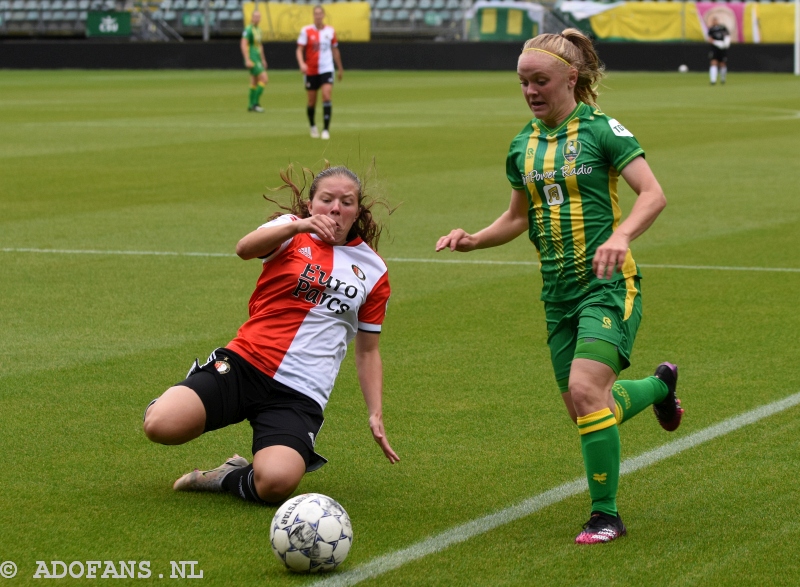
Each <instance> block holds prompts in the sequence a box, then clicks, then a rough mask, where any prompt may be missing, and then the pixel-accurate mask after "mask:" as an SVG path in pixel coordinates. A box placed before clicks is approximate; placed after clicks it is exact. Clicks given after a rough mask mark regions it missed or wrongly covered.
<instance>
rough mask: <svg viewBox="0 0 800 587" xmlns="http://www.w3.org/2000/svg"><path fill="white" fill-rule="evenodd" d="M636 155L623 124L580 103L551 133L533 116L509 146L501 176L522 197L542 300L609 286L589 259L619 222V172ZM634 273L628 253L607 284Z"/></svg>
mask: <svg viewBox="0 0 800 587" xmlns="http://www.w3.org/2000/svg"><path fill="white" fill-rule="evenodd" d="M639 155H644V151H643V150H642V148H641V146H639V142H638V141H637V140H636V139H635V138H634V136H633V135H632V134H631V133H630V132H629V131H628V130H627V129H626V128H625V127H624V126H622V125H621V124H620V123H619V122H617V121H616V120H615V119H613V118H609V117H608V116H606V115H605V114H603V113H602V112H600V111H599V110H595V109H594V108H593V107H591V106H589V105H588V104H584V103H579V104H578V106H577V107H576V108H575V110H573V111H572V113H571V114H570V115H569V116H568V117H567V119H566V120H565V121H564V122H562V123H561V124H560V125H559V126H558V128H555V129H550V128H548V127H546V126H545V125H544V124H543V123H542V121H540V120H538V119H536V118H534V119H533V120H531V122H529V123H528V124H526V125H525V128H523V129H522V131H521V132H520V133H519V134H518V135H517V136H516V137H515V138H514V140H513V141H512V142H511V147H510V149H509V152H508V158H507V160H506V173H507V175H508V180H509V181H510V182H511V185H512V187H513V188H514V189H517V190H521V191H524V192H525V193H526V194H527V196H528V222H529V226H530V228H529V231H528V236H529V238H530V239H531V241H532V242H533V244H534V245H535V246H536V249H537V251H538V253H539V261H540V262H541V265H542V269H541V271H542V280H543V286H542V296H541V299H542V300H544V301H546V302H560V301H567V300H572V299H575V298H578V297H581V296H583V295H584V294H585V293H587V292H588V291H590V290H592V289H593V288H594V287H596V286H598V285H600V284H601V283H608V281H607V280H603V281H602V282H601V281H600V280H598V279H597V277H596V276H595V275H594V273H593V272H592V259H593V257H594V253H595V251H596V250H597V247H599V246H600V245H601V244H603V243H604V242H605V241H606V240H608V238H609V237H610V236H611V233H612V232H613V231H614V230H616V228H617V225H618V224H619V222H620V217H621V215H622V214H621V211H620V208H619V198H618V195H617V183H618V180H619V175H620V172H621V171H622V170H623V169H624V168H625V166H626V165H627V164H628V163H630V162H631V161H632V160H633V159H634V158H636V157H638V156H639ZM638 274H639V269H638V267H637V266H636V263H635V261H634V260H633V256H632V255H631V252H630V250H628V254H627V257H626V259H625V263H624V265H623V268H622V273H619V272H617V273H615V274H614V276H613V277H612V281H613V280H619V279H625V278H628V277H632V276H634V275H638Z"/></svg>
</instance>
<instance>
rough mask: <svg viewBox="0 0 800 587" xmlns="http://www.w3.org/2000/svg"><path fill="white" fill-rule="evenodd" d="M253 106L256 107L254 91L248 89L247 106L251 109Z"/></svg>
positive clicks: (253, 89)
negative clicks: (248, 101)
mask: <svg viewBox="0 0 800 587" xmlns="http://www.w3.org/2000/svg"><path fill="white" fill-rule="evenodd" d="M255 105H256V89H255V88H250V103H249V104H248V106H249V107H250V108H252V107H253V106H255Z"/></svg>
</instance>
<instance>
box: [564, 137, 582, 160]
mask: <svg viewBox="0 0 800 587" xmlns="http://www.w3.org/2000/svg"><path fill="white" fill-rule="evenodd" d="M580 154H581V142H580V141H576V140H573V139H570V140H568V141H567V142H566V143H564V160H565V161H566V162H567V163H575V160H576V159H577V158H578V155H580Z"/></svg>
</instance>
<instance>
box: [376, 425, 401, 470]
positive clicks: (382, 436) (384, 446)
mask: <svg viewBox="0 0 800 587" xmlns="http://www.w3.org/2000/svg"><path fill="white" fill-rule="evenodd" d="M369 429H370V430H371V431H372V437H373V438H374V439H375V442H377V443H378V444H379V445H380V447H381V450H382V451H383V454H385V455H386V458H387V459H389V462H390V463H391V464H393V465H394V464H395V463H396V462H398V461H399V460H400V457H398V456H397V453H396V452H394V450H393V449H392V447H391V445H390V444H389V441H388V440H386V431H385V430H384V429H383V417H382V416H370V417H369Z"/></svg>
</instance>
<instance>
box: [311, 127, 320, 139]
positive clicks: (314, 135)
mask: <svg viewBox="0 0 800 587" xmlns="http://www.w3.org/2000/svg"><path fill="white" fill-rule="evenodd" d="M311 138H312V139H318V138H319V129H318V128H317V127H316V126H312V127H311Z"/></svg>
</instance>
